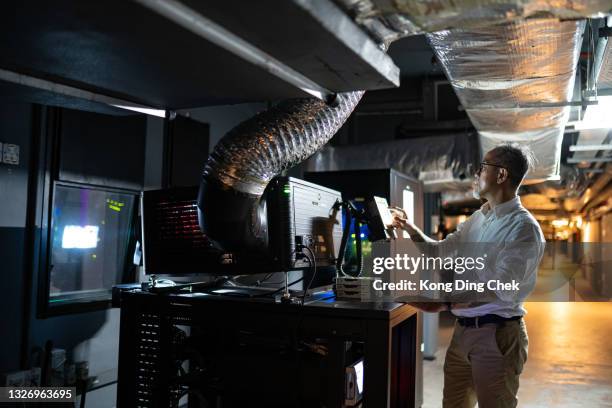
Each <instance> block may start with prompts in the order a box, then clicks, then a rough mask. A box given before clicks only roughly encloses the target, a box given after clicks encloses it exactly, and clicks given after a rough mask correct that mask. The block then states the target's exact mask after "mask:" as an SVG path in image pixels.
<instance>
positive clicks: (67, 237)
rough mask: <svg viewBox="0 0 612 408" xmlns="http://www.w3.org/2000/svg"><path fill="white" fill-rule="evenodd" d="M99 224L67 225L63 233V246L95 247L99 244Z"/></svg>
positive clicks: (67, 247)
mask: <svg viewBox="0 0 612 408" xmlns="http://www.w3.org/2000/svg"><path fill="white" fill-rule="evenodd" d="M99 229H100V228H99V227H98V226H97V225H84V226H81V225H66V226H65V227H64V233H63V235H62V248H66V249H70V248H79V249H87V248H95V247H97V246H98V231H99Z"/></svg>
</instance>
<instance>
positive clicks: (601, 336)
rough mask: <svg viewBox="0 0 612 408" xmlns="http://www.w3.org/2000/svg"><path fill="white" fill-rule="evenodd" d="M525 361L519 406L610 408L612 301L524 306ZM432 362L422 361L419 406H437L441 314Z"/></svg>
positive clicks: (447, 329) (446, 333)
mask: <svg viewBox="0 0 612 408" xmlns="http://www.w3.org/2000/svg"><path fill="white" fill-rule="evenodd" d="M526 308H527V311H528V314H527V316H526V322H527V330H528V332H529V342H530V344H529V359H528V361H527V364H526V365H525V369H524V371H523V374H522V376H521V387H520V390H519V406H520V407H530V408H531V407H533V408H539V407H546V408H551V407H563V408H573V407H588V408H591V407H612V303H610V302H598V303H585V302H573V303H569V302H555V303H543V302H531V303H527V304H526ZM440 322H441V323H440V332H439V333H440V334H439V348H438V351H437V353H436V356H437V358H436V360H434V361H425V363H424V384H425V385H424V405H423V407H424V408H433V407H440V406H441V400H442V384H443V377H442V364H443V363H444V353H445V352H446V348H447V346H448V343H449V341H450V335H451V325H452V319H451V318H450V317H449V316H441V319H440Z"/></svg>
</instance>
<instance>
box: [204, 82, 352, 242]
mask: <svg viewBox="0 0 612 408" xmlns="http://www.w3.org/2000/svg"><path fill="white" fill-rule="evenodd" d="M362 95H363V92H362V91H356V92H347V93H342V94H338V95H337V97H336V100H335V101H334V104H333V105H330V104H327V103H325V102H323V101H320V100H318V99H314V98H312V99H294V100H288V101H284V102H282V103H280V104H279V105H277V106H275V107H273V108H271V109H269V110H267V111H264V112H261V113H259V114H258V115H256V116H255V117H253V118H251V119H249V120H247V121H245V122H243V123H241V124H240V125H238V126H237V127H235V128H234V129H232V130H231V131H230V132H229V133H228V134H227V135H225V136H224V137H223V139H221V141H220V142H219V143H218V144H217V145H216V147H215V149H214V151H213V153H212V154H211V155H210V157H209V158H208V161H207V162H206V166H205V169H204V175H203V178H202V183H201V186H200V194H199V197H198V210H199V211H198V212H199V220H200V226H201V227H202V230H203V231H204V233H206V234H207V235H208V236H209V237H211V238H212V239H213V240H214V241H216V242H217V243H219V244H220V245H221V246H222V247H223V248H224V249H226V250H232V249H234V250H235V249H240V250H265V249H266V248H267V242H268V235H267V224H266V204H265V201H264V200H263V199H262V195H263V193H264V190H265V188H266V186H267V185H268V183H269V182H270V180H272V178H273V177H274V176H276V175H278V174H280V173H281V172H282V171H283V170H286V169H288V168H290V167H292V166H294V165H296V164H298V163H300V162H301V161H303V160H305V159H306V158H308V157H309V156H311V155H312V154H313V153H315V152H316V151H317V150H319V149H320V148H321V147H322V146H323V145H324V144H325V143H327V142H328V141H329V139H331V138H332V136H333V135H334V134H335V133H336V132H337V131H338V129H340V127H341V126H342V124H343V123H344V122H345V121H346V119H347V118H348V117H349V115H350V114H351V112H352V111H353V109H354V108H355V106H357V103H358V102H359V100H360V99H361V96H362Z"/></svg>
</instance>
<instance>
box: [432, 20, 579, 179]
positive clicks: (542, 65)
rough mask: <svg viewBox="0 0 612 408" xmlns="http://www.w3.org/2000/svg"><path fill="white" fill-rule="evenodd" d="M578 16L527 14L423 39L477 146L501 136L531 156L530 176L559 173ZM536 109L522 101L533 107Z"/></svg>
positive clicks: (575, 58)
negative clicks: (533, 157) (567, 18)
mask: <svg viewBox="0 0 612 408" xmlns="http://www.w3.org/2000/svg"><path fill="white" fill-rule="evenodd" d="M583 30H584V22H583V21H582V20H579V21H563V22H561V21H558V20H556V19H550V18H547V19H540V18H532V19H527V20H518V21H513V22H507V23H502V24H497V25H493V26H486V27H480V28H472V29H454V30H443V31H438V32H435V33H431V34H427V38H428V40H429V42H430V44H431V46H432V48H433V50H434V52H435V54H436V56H437V57H438V59H439V60H440V62H441V64H442V66H443V68H444V70H445V73H446V75H447V77H448V78H449V80H450V81H451V83H452V85H453V87H454V89H455V92H456V93H457V96H458V97H459V100H460V101H461V103H462V105H463V106H464V108H465V109H466V111H467V113H468V115H469V117H470V119H471V121H472V123H473V124H474V126H475V127H476V129H478V131H479V134H480V143H481V147H482V149H483V152H486V151H487V150H489V149H491V148H493V147H494V146H495V145H497V144H499V143H501V142H504V141H517V142H521V143H524V144H527V145H529V146H530V147H531V148H532V150H533V151H534V153H535V155H536V157H537V158H538V165H537V167H536V169H534V170H533V171H532V172H530V174H529V178H530V179H547V178H555V177H558V176H559V158H560V154H561V142H562V139H563V130H564V127H565V124H566V123H567V119H568V117H569V109H570V108H569V107H568V106H565V107H550V105H559V104H563V103H565V102H568V101H569V100H570V99H571V96H572V92H573V87H574V78H575V75H576V66H577V62H578V54H579V51H580V46H581V44H582V32H583ZM538 104H540V105H543V107H525V106H534V105H538Z"/></svg>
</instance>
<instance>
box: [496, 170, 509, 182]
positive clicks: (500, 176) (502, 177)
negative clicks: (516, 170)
mask: <svg viewBox="0 0 612 408" xmlns="http://www.w3.org/2000/svg"><path fill="white" fill-rule="evenodd" d="M506 180H508V170H507V169H505V168H503V167H500V168H499V171H498V172H497V184H501V183H503V182H504V181H506Z"/></svg>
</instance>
